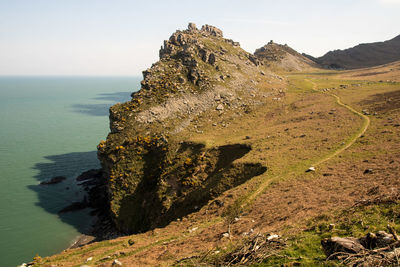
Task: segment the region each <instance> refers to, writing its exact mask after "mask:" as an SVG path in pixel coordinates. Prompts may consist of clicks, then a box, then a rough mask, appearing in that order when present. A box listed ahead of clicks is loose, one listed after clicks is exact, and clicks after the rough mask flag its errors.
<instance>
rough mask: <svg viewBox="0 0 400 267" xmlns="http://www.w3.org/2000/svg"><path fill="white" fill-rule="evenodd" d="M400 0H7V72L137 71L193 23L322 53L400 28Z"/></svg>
mask: <svg viewBox="0 0 400 267" xmlns="http://www.w3.org/2000/svg"><path fill="white" fill-rule="evenodd" d="M399 14H400V0H329V1H328V0H302V1H294V0H201V1H200V0H197V1H192V0H162V1H159V0H147V1H146V0H141V1H136V0H131V1H128V0H56V1H54V0H7V1H6V0H0V76H10V75H21V76H25V75H29V76H30V75H33V76H36V75H38V76H41V75H51V76H64V75H66V76H75V75H82V76H136V75H140V74H141V72H142V71H143V70H145V69H147V68H149V67H150V66H151V64H152V63H154V62H156V61H157V60H158V51H159V49H160V46H161V45H162V43H163V40H165V39H168V38H169V36H170V35H171V34H172V33H173V32H175V31H176V30H177V29H181V30H183V29H185V28H186V27H187V24H188V22H194V23H196V24H197V26H198V27H200V26H201V25H203V24H210V25H214V26H217V27H218V28H220V29H221V30H223V32H224V37H226V38H230V39H233V40H234V41H238V42H240V44H241V47H242V48H243V49H245V50H246V51H248V52H251V53H253V52H254V50H255V49H256V48H259V47H261V46H263V45H265V44H266V43H268V41H270V40H274V42H276V43H281V44H288V45H289V46H291V47H292V48H294V49H296V50H297V51H299V52H304V53H307V54H310V55H313V56H322V55H323V54H325V53H326V52H328V51H329V50H334V49H345V48H349V47H352V46H354V45H357V44H359V43H368V42H376V41H384V40H388V39H392V38H394V37H395V36H397V35H399V34H400V15H399Z"/></svg>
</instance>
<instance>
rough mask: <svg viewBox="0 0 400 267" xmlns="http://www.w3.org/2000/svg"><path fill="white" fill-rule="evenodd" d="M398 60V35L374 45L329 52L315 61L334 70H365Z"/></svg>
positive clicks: (361, 45) (399, 54) (399, 42)
mask: <svg viewBox="0 0 400 267" xmlns="http://www.w3.org/2000/svg"><path fill="white" fill-rule="evenodd" d="M397 60H400V35H399V36H397V37H395V38H393V39H391V40H388V41H385V42H376V43H367V44H359V45H357V46H355V47H352V48H348V49H344V50H334V51H329V52H328V53H326V54H325V55H323V56H322V57H319V58H316V59H315V61H316V62H317V63H319V64H321V65H323V66H325V67H329V68H335V69H338V68H339V69H359V68H367V67H373V66H378V65H383V64H386V63H391V62H394V61H397Z"/></svg>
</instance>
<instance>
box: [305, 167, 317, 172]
mask: <svg viewBox="0 0 400 267" xmlns="http://www.w3.org/2000/svg"><path fill="white" fill-rule="evenodd" d="M306 172H315V167H310V168H308V169H307V170H306Z"/></svg>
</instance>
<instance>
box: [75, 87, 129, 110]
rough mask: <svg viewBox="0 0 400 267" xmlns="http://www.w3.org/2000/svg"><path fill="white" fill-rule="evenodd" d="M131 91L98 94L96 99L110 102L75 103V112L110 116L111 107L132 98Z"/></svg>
mask: <svg viewBox="0 0 400 267" xmlns="http://www.w3.org/2000/svg"><path fill="white" fill-rule="evenodd" d="M130 95H131V92H115V93H102V94H99V95H98V96H96V97H95V98H93V99H95V100H101V101H106V102H108V103H98V104H74V105H72V110H73V111H74V112H78V113H83V114H86V115H90V116H108V114H109V113H108V110H109V108H110V107H111V106H112V105H114V104H115V103H117V102H125V101H128V100H129V99H130Z"/></svg>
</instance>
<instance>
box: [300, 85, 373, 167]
mask: <svg viewBox="0 0 400 267" xmlns="http://www.w3.org/2000/svg"><path fill="white" fill-rule="evenodd" d="M307 81H309V82H310V83H312V85H313V90H314V91H317V92H320V91H319V90H318V89H317V84H316V83H315V82H313V81H310V80H308V79H307ZM327 94H328V95H330V96H333V97H334V98H335V99H336V103H337V104H338V105H339V106H342V107H344V108H346V109H348V110H350V111H351V112H352V113H354V114H356V115H358V116H360V117H361V118H362V119H363V125H362V127H361V129H360V130H359V131H358V132H356V133H355V136H354V137H353V138H351V139H350V140H349V141H347V143H346V144H344V146H342V147H341V148H339V149H337V150H336V151H334V152H333V153H332V154H329V155H327V156H325V157H324V158H322V159H320V160H319V161H317V162H316V163H314V164H313V167H316V166H318V165H320V164H321V163H323V162H325V161H328V160H330V159H331V158H333V157H335V156H337V155H339V154H340V153H342V152H343V151H344V150H346V149H348V148H349V147H350V146H352V145H353V144H354V143H355V142H356V141H357V139H358V138H360V137H361V136H362V135H363V134H364V133H365V132H366V131H367V129H368V127H369V125H370V119H369V118H368V116H366V115H364V114H362V113H360V112H358V111H357V110H355V109H354V108H352V107H350V106H349V105H347V104H344V103H343V102H342V100H341V99H340V98H339V97H338V96H337V95H335V94H333V93H327Z"/></svg>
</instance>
